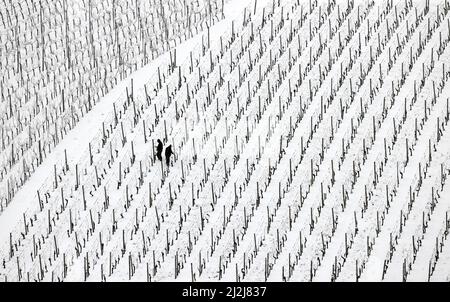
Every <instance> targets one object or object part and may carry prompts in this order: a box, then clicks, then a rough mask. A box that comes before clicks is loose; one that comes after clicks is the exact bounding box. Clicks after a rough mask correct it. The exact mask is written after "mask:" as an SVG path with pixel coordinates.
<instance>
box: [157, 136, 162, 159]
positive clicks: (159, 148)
mask: <svg viewBox="0 0 450 302" xmlns="http://www.w3.org/2000/svg"><path fill="white" fill-rule="evenodd" d="M162 152H163V143H162V142H161V140H159V139H158V146H156V157H157V158H158V160H160V161H162Z"/></svg>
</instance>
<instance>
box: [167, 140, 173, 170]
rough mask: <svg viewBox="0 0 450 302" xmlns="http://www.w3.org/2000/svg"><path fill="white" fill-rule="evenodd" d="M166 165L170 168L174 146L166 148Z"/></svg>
mask: <svg viewBox="0 0 450 302" xmlns="http://www.w3.org/2000/svg"><path fill="white" fill-rule="evenodd" d="M165 155H166V164H167V165H168V166H169V165H170V157H171V156H172V155H173V151H172V145H170V146H169V147H167V148H166V152H165Z"/></svg>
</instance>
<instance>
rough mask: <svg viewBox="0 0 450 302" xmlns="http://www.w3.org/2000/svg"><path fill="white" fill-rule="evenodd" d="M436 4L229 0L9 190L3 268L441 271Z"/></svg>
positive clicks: (445, 145) (447, 73)
mask: <svg viewBox="0 0 450 302" xmlns="http://www.w3.org/2000/svg"><path fill="white" fill-rule="evenodd" d="M449 10H450V5H449V4H448V3H447V1H444V0H442V1H440V0H433V1H394V0H393V1H358V0H355V1H340V0H335V1H333V0H330V1H311V2H302V1H296V0H281V1H269V0H257V1H255V0H243V1H241V0H239V1H236V0H234V1H233V0H230V1H225V2H224V16H223V17H224V18H223V19H222V20H217V22H215V23H214V24H213V25H212V26H211V27H210V28H205V27H204V28H203V30H202V31H201V32H200V33H199V34H198V35H193V37H190V38H187V39H186V41H184V42H180V43H179V44H177V45H176V46H174V47H172V48H171V49H170V50H167V51H166V52H165V53H164V54H162V55H160V56H158V57H157V58H155V59H154V60H151V61H149V63H148V64H146V65H145V66H144V67H142V68H139V69H138V70H136V71H134V72H133V73H132V74H131V75H129V76H127V77H124V78H123V80H122V81H120V82H118V83H117V84H116V85H113V86H114V87H113V88H112V89H111V90H110V91H109V92H108V93H106V94H105V95H104V96H103V97H101V98H100V99H99V100H98V101H97V102H96V104H95V106H93V107H92V109H91V110H89V111H88V112H86V113H85V114H84V115H83V116H82V117H81V118H80V119H79V121H78V122H77V123H76V124H75V125H74V127H73V128H72V129H70V130H69V131H68V132H67V134H66V135H65V136H64V137H63V138H61V139H60V140H59V141H58V143H57V144H55V146H54V148H53V149H52V151H51V153H49V154H47V156H46V157H45V159H44V160H43V162H42V164H40V165H39V166H37V167H36V169H35V170H34V172H33V173H32V174H30V176H29V178H28V179H27V181H26V182H25V183H24V184H23V185H22V186H21V187H20V189H18V190H17V192H15V194H14V196H13V197H12V199H11V201H10V202H9V203H8V206H7V207H5V208H4V209H3V213H2V214H1V215H0V230H1V231H0V260H1V264H0V280H5V281H449V280H450V267H449V264H450V247H449V246H450V244H449V242H448V234H449V231H450V202H449V200H448V198H446V196H447V195H446V194H448V191H449V190H450V184H449V182H448V178H449V176H450V132H449V131H448V129H447V128H448V121H449V118H450V115H449V110H450V108H449V99H448V97H447V96H448V95H449V85H448V83H447V82H448V79H449V78H450V69H449V68H450V66H448V62H449V58H450V50H449V49H447V46H448V42H449V41H450V15H449V14H448V12H449ZM175 58H176V59H175ZM0 61H1V60H0ZM1 110H2V111H3V112H4V113H5V116H6V117H7V116H8V114H9V113H8V110H9V109H8V100H7V99H6V98H5V99H2V107H1ZM2 116H3V115H2ZM8 125H9V124H8ZM158 139H161V140H162V141H163V143H164V147H167V146H169V145H172V147H173V150H174V156H172V157H171V163H170V165H169V166H167V165H166V163H165V162H160V161H159V160H158V159H157V158H156V157H155V152H156V151H155V149H156V141H157V140H158ZM8 150H10V149H8ZM8 150H6V149H5V150H4V151H2V152H3V153H2V154H4V155H5V156H9V154H7V152H8ZM5 158H6V157H5ZM13 158H14V156H13ZM66 158H67V160H66ZM163 160H164V153H163ZM5 165H9V163H8V162H5ZM16 165H17V164H16ZM6 169H9V168H6V166H5V171H6ZM8 171H9V170H8ZM11 171H17V173H18V174H20V173H22V172H20V171H21V170H19V168H18V169H17V170H12V169H11ZM9 173H14V172H9Z"/></svg>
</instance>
